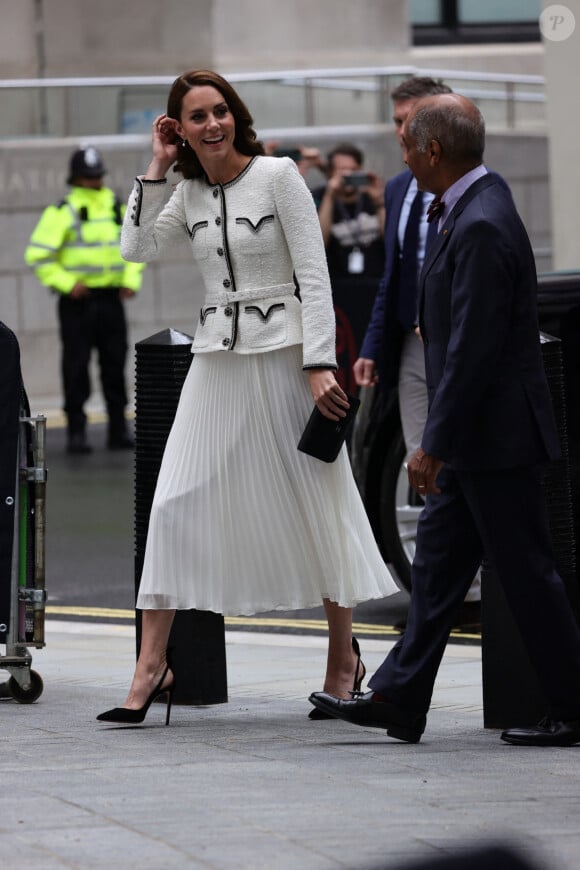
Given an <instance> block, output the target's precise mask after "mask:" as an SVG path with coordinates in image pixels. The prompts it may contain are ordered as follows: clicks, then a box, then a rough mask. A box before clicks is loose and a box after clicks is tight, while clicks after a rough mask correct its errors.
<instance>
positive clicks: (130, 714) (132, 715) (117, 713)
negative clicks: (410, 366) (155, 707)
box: [97, 665, 175, 725]
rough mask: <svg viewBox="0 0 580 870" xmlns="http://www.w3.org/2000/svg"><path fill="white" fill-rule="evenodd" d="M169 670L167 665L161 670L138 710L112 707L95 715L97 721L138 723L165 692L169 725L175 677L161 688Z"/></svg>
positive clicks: (167, 723) (167, 722)
mask: <svg viewBox="0 0 580 870" xmlns="http://www.w3.org/2000/svg"><path fill="white" fill-rule="evenodd" d="M168 671H169V665H167V666H166V667H165V670H164V671H163V675H162V677H161V679H160V680H159V682H158V683H157V685H156V686H155V688H154V689H153V691H152V692H151V694H150V695H149V697H148V698H147V700H146V701H145V703H144V704H143V706H142V707H139V709H138V710H130V709H129V708H128V707H113V709H112V710H107V711H106V712H105V713H101V714H100V715H99V716H97V719H98V721H99V722H120V723H121V724H123V725H138V724H139V723H140V722H143V720H144V719H145V716H146V715H147V711H148V710H149V707H150V706H151V704H152V703H153V701H154V700H155V698H158V697H159V695H165V694H167V713H166V715H165V724H166V725H169V717H170V716H171V702H172V701H173V692H174V689H175V677H173V680H172V681H171V684H170V685H169V686H165V688H164V689H162V688H161V687H162V685H163V680H164V679H165V677H166V676H167V674H168Z"/></svg>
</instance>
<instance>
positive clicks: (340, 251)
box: [312, 142, 385, 393]
mask: <svg viewBox="0 0 580 870" xmlns="http://www.w3.org/2000/svg"><path fill="white" fill-rule="evenodd" d="M363 163H364V157H363V154H362V151H361V150H360V149H359V148H357V147H356V146H355V145H351V144H350V143H348V142H344V143H342V144H340V145H337V146H336V147H335V148H334V149H333V150H332V151H331V152H330V153H329V154H328V156H327V173H328V182H327V184H326V185H325V186H324V187H321V188H316V189H315V190H313V192H312V195H313V196H314V201H315V203H316V206H317V208H318V218H319V221H320V227H321V229H322V237H323V239H324V244H325V247H326V258H327V261H328V271H329V273H330V283H331V285H332V296H333V301H334V310H335V313H336V321H337V356H338V364H339V369H338V374H337V379H338V382H339V383H340V385H341V386H342V387H343V389H345V390H347V392H351V393H353V392H356V389H357V387H356V383H355V381H354V375H353V372H352V367H353V365H354V362H355V360H356V359H357V357H358V354H359V349H360V345H361V343H362V339H363V336H364V333H365V330H366V327H367V323H368V321H369V317H370V315H371V311H372V307H373V302H374V298H375V294H376V291H377V287H378V284H379V281H380V279H381V276H382V274H383V270H384V265H385V251H384V245H383V233H384V228H385V207H384V198H383V191H384V182H383V180H382V179H381V178H379V176H377V175H375V174H374V173H372V172H366V171H363Z"/></svg>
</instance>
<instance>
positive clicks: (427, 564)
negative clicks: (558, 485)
mask: <svg viewBox="0 0 580 870" xmlns="http://www.w3.org/2000/svg"><path fill="white" fill-rule="evenodd" d="M438 485H439V486H440V488H441V490H442V491H441V494H440V495H435V496H428V497H427V503H426V507H425V509H424V510H423V512H422V513H421V516H420V518H419V525H418V528H417V549H416V555H415V559H414V561H413V566H412V572H411V582H412V594H411V604H410V608H409V616H408V619H407V628H406V631H405V634H404V635H403V637H402V638H401V640H400V641H399V642H398V643H397V644H396V646H395V647H394V648H393V649H392V650H391V652H390V654H389V655H388V656H387V658H386V659H385V661H384V662H383V664H382V665H381V667H380V668H379V669H378V670H377V672H376V673H375V674H374V676H373V678H372V679H371V680H370V683H369V685H370V687H371V688H372V689H373V690H374V691H375V692H378V693H380V694H382V695H385V697H387V698H388V699H389V700H391V701H393V702H394V703H396V704H399V705H400V706H401V707H402V708H404V709H407V710H409V711H410V712H415V713H417V715H424V714H425V713H426V712H427V710H428V708H429V704H430V702H431V695H432V691H433V684H434V682H435V677H436V675H437V670H438V668H439V664H440V662H441V658H442V656H443V652H444V650H445V645H446V643H447V640H448V638H449V633H450V631H451V628H452V626H453V624H454V616H455V614H456V612H457V610H458V609H459V607H460V606H461V603H462V601H463V599H464V598H465V594H466V592H467V590H468V588H469V586H470V584H471V581H472V580H473V576H474V574H475V571H476V569H477V567H478V565H479V563H480V562H481V559H482V556H483V554H484V553H485V556H486V558H487V559H489V561H490V563H491V564H492V566H493V568H494V569H495V571H496V573H497V576H498V578H499V580H500V582H501V584H502V586H503V589H504V591H505V594H506V598H507V600H508V603H509V606H510V609H511V611H512V613H513V616H514V619H515V621H516V623H517V625H518V628H519V630H520V632H521V635H522V638H523V641H524V644H525V646H526V648H527V651H528V654H529V656H530V660H531V663H532V666H533V667H534V669H535V671H536V673H537V676H538V678H539V681H540V684H541V686H542V689H543V691H544V693H545V696H546V697H547V698H548V700H549V703H550V707H551V709H550V711H549V712H550V713H551V715H552V716H553V717H554V718H556V719H576V718H580V631H579V629H578V625H577V623H576V620H575V618H574V614H573V611H572V609H571V607H570V604H569V602H568V599H567V596H566V591H565V589H564V584H563V582H562V580H561V578H560V576H559V575H558V573H557V571H556V568H555V565H554V559H553V556H552V549H551V541H550V532H549V527H548V521H547V515H546V510H545V499H544V494H543V490H542V485H541V471H540V469H537V468H517V469H507V470H501V471H480V472H473V471H452V470H450V469H448V468H444V469H443V470H442V472H441V474H440V475H439V479H438ZM516 724H517V723H516Z"/></svg>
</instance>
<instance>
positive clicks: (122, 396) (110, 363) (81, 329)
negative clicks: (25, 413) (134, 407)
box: [58, 287, 127, 441]
mask: <svg viewBox="0 0 580 870" xmlns="http://www.w3.org/2000/svg"><path fill="white" fill-rule="evenodd" d="M58 313H59V321H60V337H61V341H62V360H61V366H62V383H63V390H64V410H65V413H66V415H67V419H68V431H69V436H70V435H73V434H83V433H84V431H85V425H86V415H85V412H84V404H85V402H86V401H87V399H88V398H89V396H90V394H91V384H90V377H89V362H90V358H91V352H92V350H93V348H94V349H96V350H97V352H98V357H99V369H100V376H101V385H102V389H103V395H104V397H105V403H106V406H107V414H108V417H109V440H113V441H115V440H116V439H119V438H122V437H123V436H124V435H125V434H126V424H125V407H126V405H127V390H126V387H125V361H126V358H127V323H126V319H125V309H124V306H123V302H122V300H121V299H120V297H119V288H118V287H106V288H102V289H94V288H93V289H91V295H90V296H89V297H86V298H83V299H72V298H71V297H70V296H65V295H61V296H60V297H59V300H58Z"/></svg>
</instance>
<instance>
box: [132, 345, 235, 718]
mask: <svg viewBox="0 0 580 870" xmlns="http://www.w3.org/2000/svg"><path fill="white" fill-rule="evenodd" d="M192 341H193V339H192V338H191V336H189V335H184V334H183V333H181V332H176V331H175V330H173V329H166V330H163V331H162V332H159V333H157V334H156V335H153V336H151V337H150V338H146V339H144V340H143V341H140V342H137V344H136V345H135V351H136V390H135V394H136V399H135V407H136V419H135V595H137V593H138V591H139V584H140V582H141V573H142V571H143V560H144V558H145V543H146V540H147V529H148V526H149V515H150V512H151V505H152V503H153V495H154V493H155V486H156V483H157V476H158V474H159V469H160V466H161V459H162V457H163V451H164V449H165V444H166V442H167V436H168V435H169V431H170V429H171V426H172V423H173V420H174V417H175V412H176V410H177V403H178V401H179V395H180V393H181V388H182V386H183V382H184V381H185V378H186V375H187V372H188V371H189V366H190V364H191V359H192V355H191V343H192ZM192 522H195V518H192ZM135 620H136V627H137V655H138V654H139V648H140V645H141V611H139V610H137V611H136V617H135ZM168 656H169V658H170V661H171V667H172V669H173V672H174V674H175V681H176V689H175V694H174V703H177V704H222V703H225V702H226V701H227V700H228V689H227V672H226V650H225V633H224V618H223V616H222V615H221V614H219V613H211V612H209V611H200V610H179V611H178V612H177V613H176V615H175V620H174V623H173V627H172V629H171V635H170V638H169V645H168Z"/></svg>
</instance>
